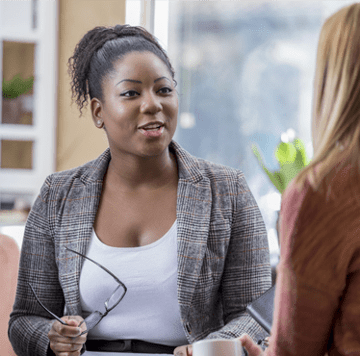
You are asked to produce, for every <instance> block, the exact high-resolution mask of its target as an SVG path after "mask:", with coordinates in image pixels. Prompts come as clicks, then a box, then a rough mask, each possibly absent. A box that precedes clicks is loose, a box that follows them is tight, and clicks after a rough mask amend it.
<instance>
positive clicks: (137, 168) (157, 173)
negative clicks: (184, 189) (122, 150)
mask: <svg viewBox="0 0 360 356" xmlns="http://www.w3.org/2000/svg"><path fill="white" fill-rule="evenodd" d="M177 176H178V171H177V163H176V158H175V156H174V155H173V154H172V153H171V152H170V151H169V149H167V150H165V151H164V152H163V153H162V154H161V155H159V156H155V157H138V156H137V157H135V156H130V155H112V156H111V161H110V163H109V167H108V170H107V173H106V180H107V181H108V182H111V183H112V184H116V185H121V186H123V187H124V188H129V189H137V188H151V189H156V188H159V187H163V186H164V185H165V184H169V183H171V182H173V181H174V180H175V179H176V180H177Z"/></svg>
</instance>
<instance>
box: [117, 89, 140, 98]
mask: <svg viewBox="0 0 360 356" xmlns="http://www.w3.org/2000/svg"><path fill="white" fill-rule="evenodd" d="M136 95H139V93H138V92H137V91H135V90H128V91H126V92H125V93H121V94H120V96H125V97H127V98H130V97H133V96H136Z"/></svg>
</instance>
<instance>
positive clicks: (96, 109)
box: [90, 98, 104, 129]
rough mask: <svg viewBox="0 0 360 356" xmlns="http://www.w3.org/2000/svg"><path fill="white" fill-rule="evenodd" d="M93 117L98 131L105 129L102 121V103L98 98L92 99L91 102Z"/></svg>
mask: <svg viewBox="0 0 360 356" xmlns="http://www.w3.org/2000/svg"><path fill="white" fill-rule="evenodd" d="M90 109H91V116H92V119H93V121H94V124H95V126H96V127H97V128H98V129H101V128H103V127H104V121H103V119H102V103H101V101H100V100H99V99H97V98H92V99H91V101H90Z"/></svg>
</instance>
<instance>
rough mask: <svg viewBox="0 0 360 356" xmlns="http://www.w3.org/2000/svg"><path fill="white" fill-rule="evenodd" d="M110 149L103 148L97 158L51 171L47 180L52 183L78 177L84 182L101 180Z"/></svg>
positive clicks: (59, 182)
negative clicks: (72, 166) (79, 164)
mask: <svg viewBox="0 0 360 356" xmlns="http://www.w3.org/2000/svg"><path fill="white" fill-rule="evenodd" d="M110 158H111V156H110V150H109V149H107V150H105V151H104V152H103V153H102V154H101V155H100V156H99V157H98V158H96V159H94V160H92V161H89V162H87V163H85V164H83V165H81V166H78V167H74V168H71V169H67V170H63V171H59V172H55V173H52V174H51V175H50V176H49V177H48V178H47V180H48V181H51V182H52V183H53V184H54V183H55V184H64V183H66V181H69V182H70V181H73V180H76V179H80V180H81V181H82V182H84V183H91V182H96V181H99V180H102V178H103V176H104V174H105V172H106V169H107V166H108V164H109V161H110Z"/></svg>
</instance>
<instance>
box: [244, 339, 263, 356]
mask: <svg viewBox="0 0 360 356" xmlns="http://www.w3.org/2000/svg"><path fill="white" fill-rule="evenodd" d="M239 340H240V341H241V343H242V345H243V346H244V347H245V349H246V351H247V352H248V354H249V356H263V350H262V349H261V347H260V346H258V345H257V344H256V343H255V342H254V341H253V339H252V338H251V337H250V336H249V335H248V334H244V335H241V336H240V337H239Z"/></svg>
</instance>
